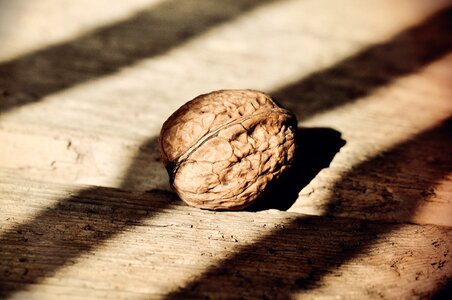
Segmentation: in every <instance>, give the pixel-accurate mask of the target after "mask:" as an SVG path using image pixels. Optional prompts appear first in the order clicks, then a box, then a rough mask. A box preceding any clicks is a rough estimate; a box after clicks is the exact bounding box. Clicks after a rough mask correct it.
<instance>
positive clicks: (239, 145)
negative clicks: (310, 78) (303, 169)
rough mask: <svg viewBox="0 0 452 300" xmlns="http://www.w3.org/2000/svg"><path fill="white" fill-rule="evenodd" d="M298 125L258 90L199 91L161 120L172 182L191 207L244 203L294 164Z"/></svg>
mask: <svg viewBox="0 0 452 300" xmlns="http://www.w3.org/2000/svg"><path fill="white" fill-rule="evenodd" d="M296 128H297V120H296V117H295V116H294V115H293V114H292V113H290V112H289V111H287V110H286V109H284V108H282V107H280V106H279V105H278V104H277V103H275V101H274V100H272V99H271V98H270V96H268V95H266V94H264V93H262V92H258V91H253V90H220V91H215V92H211V93H209V94H204V95H200V96H198V97H196V98H195V99H193V100H191V101H189V102H187V103H186V104H184V105H183V106H182V107H180V108H179V109H178V110H177V111H176V112H174V113H173V114H172V115H171V116H170V117H169V118H168V120H166V122H165V123H164V124H163V127H162V130H161V133H160V147H161V155H162V160H163V163H164V164H165V167H166V169H167V171H168V174H169V177H170V184H171V186H172V188H173V189H174V190H175V191H176V192H177V193H178V195H179V196H180V198H181V199H182V200H184V201H185V202H186V203H188V204H189V205H192V206H195V207H199V208H205V209H214V210H216V209H234V210H237V209H242V208H245V207H247V206H249V205H250V204H252V203H254V202H255V201H256V200H258V199H259V198H261V197H262V195H264V193H265V191H266V189H267V188H268V186H269V184H270V183H274V182H275V181H277V180H278V179H279V178H280V177H281V175H282V174H283V173H285V172H286V170H287V169H288V168H289V167H290V166H291V165H292V164H293V160H294V154H295V133H296Z"/></svg>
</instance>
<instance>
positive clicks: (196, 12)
mask: <svg viewBox="0 0 452 300" xmlns="http://www.w3.org/2000/svg"><path fill="white" fill-rule="evenodd" d="M271 1H274V0H264V1H262V0H261V1H259V0H228V1H221V3H220V2H218V1H215V0H202V1H199V0H184V1H177V0H168V1H163V2H162V3H159V4H157V5H156V6H153V7H151V8H150V9H148V10H144V11H142V12H140V13H138V14H136V15H135V16H133V17H131V18H130V19H127V20H125V21H122V22H119V23H116V24H113V25H111V26H106V27H103V28H99V29H96V30H94V31H92V32H90V33H87V34H86V35H83V36H81V37H79V38H77V39H75V40H72V41H69V42H65V43H61V44H57V45H54V46H50V47H48V48H46V49H43V50H39V51H36V52H34V53H31V54H29V55H25V56H22V57H19V58H17V59H14V60H11V61H8V62H5V63H1V64H0V112H3V111H7V110H9V109H11V108H14V107H16V106H21V105H25V104H27V103H32V102H37V101H40V100H41V99H42V98H43V97H44V96H46V95H49V94H51V93H55V92H57V91H60V90H63V89H66V88H69V87H71V86H73V85H75V84H77V83H81V82H84V81H87V80H90V79H94V78H96V77H99V76H103V75H108V74H110V73H113V72H115V71H118V70H119V69H120V68H122V67H125V66H127V65H130V64H133V63H134V62H137V61H139V60H141V59H144V58H150V57H152V56H157V55H160V54H163V53H164V52H166V51H168V50H170V49H171V48H173V47H176V46H177V45H179V44H181V43H183V42H185V41H187V40H189V39H191V38H193V37H195V36H197V35H199V34H201V33H203V32H205V31H207V30H208V29H209V28H212V27H214V26H216V25H219V24H221V23H224V22H227V21H230V20H232V19H234V18H237V17H238V16H240V15H241V14H243V13H245V12H247V11H249V10H252V9H254V8H256V7H258V6H261V5H264V4H265V3H268V2H271Z"/></svg>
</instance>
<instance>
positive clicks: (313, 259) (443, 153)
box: [166, 119, 452, 299]
mask: <svg viewBox="0 0 452 300" xmlns="http://www.w3.org/2000/svg"><path fill="white" fill-rule="evenodd" d="M451 132H452V119H450V120H448V121H446V122H444V123H443V124H440V126H438V127H436V128H434V129H431V130H428V131H426V132H423V133H422V134H420V135H418V136H416V137H415V138H413V139H412V140H410V141H408V142H406V143H403V144H400V145H397V146H395V147H394V148H393V149H392V150H390V151H388V152H387V153H384V154H382V156H381V157H378V158H374V159H371V160H369V161H366V162H364V163H362V164H360V165H358V166H357V167H356V168H354V169H353V170H352V171H350V172H349V173H348V174H346V175H345V176H344V177H343V178H342V179H341V180H340V181H339V182H338V183H337V184H336V185H335V187H334V188H333V190H334V191H338V192H339V193H342V194H343V193H346V192H347V191H345V190H344V189H347V188H348V187H347V185H349V183H350V182H359V181H361V180H363V181H365V180H367V173H368V172H369V170H372V172H373V173H374V174H375V173H379V174H381V175H384V174H388V172H391V173H392V172H393V169H392V166H396V167H398V168H399V169H397V170H396V171H399V174H400V177H399V176H392V177H391V176H388V177H384V176H380V177H375V178H373V182H372V187H373V190H372V191H371V192H369V193H368V194H367V200H370V202H372V203H371V204H370V205H369V204H366V206H367V205H369V207H364V208H363V211H362V213H363V214H365V213H367V209H368V208H371V209H379V208H383V209H384V210H385V211H387V212H389V213H391V210H392V209H393V210H399V209H401V208H403V209H404V212H405V214H406V216H409V215H411V214H412V213H413V212H415V210H416V207H417V205H418V204H419V202H420V201H422V200H423V199H425V198H426V194H425V193H431V191H432V190H433V191H434V189H435V186H436V184H437V183H438V181H440V180H441V179H443V178H444V177H445V176H446V175H448V174H449V173H450V172H451V171H452V159H451V157H450V155H448V154H447V153H448V152H447V149H451V147H452V139H451V134H450V133H451ZM445 141H446V142H445ZM425 149H429V150H430V151H428V152H425V151H424V150H425ZM429 156H430V157H431V156H433V157H434V158H435V163H431V158H430V157H429ZM413 161H416V162H417V163H416V164H412V162H413ZM422 167H424V170H425V171H424V173H423V174H424V175H423V176H422V178H419V180H418V181H417V182H416V189H417V190H416V191H417V192H416V193H414V194H413V193H412V194H406V190H404V189H401V190H398V191H396V192H394V193H393V194H392V195H391V197H385V192H386V187H387V186H388V185H397V184H399V183H401V182H400V181H403V178H405V177H406V176H409V177H411V178H418V177H419V176H418V174H419V170H421V169H422ZM411 183H412V184H413V183H414V182H411ZM344 185H345V187H344ZM359 193H360V192H359V191H358V192H357V191H356V190H355V191H354V193H349V194H348V199H347V201H342V202H341V208H342V209H344V210H346V209H356V208H357V206H356V204H357V203H356V202H354V201H353V200H354V197H355V196H356V195H357V194H359ZM380 195H383V197H384V198H383V199H381V200H378V198H379V197H380ZM338 199H339V200H341V199H342V200H343V198H342V197H340V198H338ZM338 199H336V198H334V199H331V203H333V204H336V202H337V201H338ZM372 199H377V201H372ZM394 199H397V201H399V202H400V203H398V204H397V205H393V204H394ZM358 202H359V201H358ZM372 204H373V207H370V206H372ZM388 205H393V207H392V208H391V207H388ZM358 208H359V204H358ZM400 226H401V225H400V224H396V223H393V224H391V223H386V224H385V223H377V222H370V221H366V220H358V219H347V218H328V217H317V216H312V217H308V216H300V217H298V218H296V219H295V220H294V221H291V222H290V224H288V225H284V226H281V227H282V229H277V230H275V231H273V232H272V233H271V234H269V235H267V236H265V237H263V238H262V239H260V240H259V241H257V242H255V243H253V244H252V245H249V246H247V247H245V248H244V249H242V250H240V251H239V252H237V253H234V254H232V255H231V257H229V258H228V259H225V260H223V261H222V262H220V263H219V264H218V265H216V266H212V267H211V268H210V269H208V270H207V271H205V272H204V273H203V274H202V275H200V277H199V278H198V279H196V280H194V281H192V282H191V283H189V284H187V285H186V286H185V287H183V288H181V289H179V290H177V291H175V292H173V293H170V294H169V295H167V297H166V299H220V298H224V297H230V298H240V297H243V298H253V299H254V298H259V299H291V298H292V297H291V296H292V294H293V293H296V292H302V291H306V290H310V289H315V288H317V287H320V286H322V278H323V277H324V276H325V275H326V274H330V273H332V272H335V271H337V268H338V267H339V266H341V265H343V264H344V263H346V262H347V261H350V260H351V259H353V258H354V257H356V255H358V254H360V253H363V252H365V250H366V249H368V248H369V247H371V246H372V244H374V243H375V242H376V241H377V240H379V237H381V236H382V235H384V234H387V233H389V232H391V231H394V230H396V229H398V228H399V227H400ZM387 243H388V249H391V245H390V241H388V242H387ZM413 251H415V249H413ZM445 273H446V272H445ZM445 275H446V274H445ZM338 276H339V275H338ZM435 284H438V283H437V282H436V283H433V284H432V288H434V287H435ZM369 292H371V291H369ZM432 292H434V291H430V293H432ZM413 296H415V295H414V294H413ZM423 296H425V297H424V298H428V295H423Z"/></svg>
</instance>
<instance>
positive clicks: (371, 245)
mask: <svg viewBox="0 0 452 300" xmlns="http://www.w3.org/2000/svg"><path fill="white" fill-rule="evenodd" d="M18 182H20V180H18V179H15V180H14V178H10V180H9V182H8V181H5V180H3V181H2V183H1V184H0V185H1V188H0V191H1V197H2V199H4V200H3V201H4V203H5V204H6V205H7V207H8V208H9V209H7V210H2V211H1V212H0V214H1V215H0V219H1V220H2V224H5V223H6V224H7V225H8V226H6V228H5V227H3V225H2V234H1V237H0V239H1V242H0V250H1V251H0V252H1V253H2V258H1V262H0V266H1V272H0V277H1V278H0V282H1V285H2V288H1V289H0V290H2V293H3V295H4V296H5V295H12V293H14V292H17V291H20V293H19V294H17V295H20V296H23V297H28V296H33V295H35V296H36V295H43V294H47V295H49V296H51V295H53V296H54V297H55V298H57V297H63V296H64V297H68V298H70V296H71V295H72V294H73V293H74V291H79V292H83V293H85V294H86V295H87V296H89V295H91V296H92V297H93V298H96V297H107V298H111V297H122V296H123V297H126V298H128V297H132V298H135V297H138V298H140V297H149V296H151V297H157V296H164V295H166V294H167V293H171V291H173V290H175V289H177V288H180V289H179V290H178V291H176V292H174V293H173V294H170V295H169V296H170V298H173V297H179V298H187V297H192V296H193V297H201V296H212V297H214V298H218V297H230V296H232V297H234V296H244V297H250V298H254V297H256V298H262V297H264V296H266V297H269V298H278V297H279V298H286V297H289V296H296V295H299V296H314V295H323V296H325V297H326V296H333V295H335V294H341V295H344V297H358V296H359V297H361V296H362V297H364V298H375V295H376V294H379V295H381V296H382V297H383V298H384V297H389V298H392V297H401V298H406V297H421V296H422V297H424V296H427V295H430V293H431V292H433V291H434V290H435V289H436V288H437V287H438V286H439V285H440V284H441V283H442V282H443V281H444V279H445V278H447V277H448V276H451V275H452V266H451V264H450V260H449V258H448V257H449V255H450V254H449V251H450V246H451V245H450V238H451V236H452V229H451V228H447V227H439V226H432V225H422V226H421V225H403V224H391V223H386V224H381V223H375V222H367V221H359V220H356V219H336V218H324V217H314V216H306V215H300V214H295V213H287V212H280V211H275V210H270V211H263V212H222V213H218V212H210V211H202V210H198V209H194V208H190V207H187V206H185V205H181V202H179V201H178V200H177V198H176V197H174V196H171V195H168V194H167V193H166V192H159V191H154V192H150V193H132V192H125V191H119V190H114V189H108V188H97V187H85V188H82V189H80V190H79V191H75V190H74V187H73V186H61V185H57V184H43V183H39V182H32V181H23V182H22V183H21V184H20V185H19V187H18V186H17V183H18ZM68 190H72V192H68ZM11 195H13V196H11ZM36 206H37V207H41V208H42V209H41V210H40V211H39V212H38V213H36V214H35V216H34V217H31V218H30V217H26V218H25V219H21V218H17V217H16V215H15V210H19V211H27V210H29V207H32V209H33V207H36ZM12 207H14V208H15V210H13V209H11V208H12ZM205 268H207V271H206V272H204V273H202V272H203V270H204V269H205ZM200 272H201V273H202V275H201V276H199V274H200ZM357 280H359V284H357ZM37 283H39V284H37ZM78 288H80V290H78ZM117 290H119V291H120V293H117V292H116V291H117ZM75 297H77V295H75Z"/></svg>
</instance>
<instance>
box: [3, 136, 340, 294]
mask: <svg viewBox="0 0 452 300" xmlns="http://www.w3.org/2000/svg"><path fill="white" fill-rule="evenodd" d="M302 132H303V134H302V135H300V139H301V140H300V143H303V144H310V145H311V147H310V148H306V147H304V148H302V150H301V152H299V153H297V156H301V157H303V160H302V161H310V162H311V163H310V164H309V165H304V166H303V169H302V170H297V173H298V174H299V176H298V178H301V177H302V178H304V184H307V183H309V181H310V180H311V179H312V178H313V177H314V176H315V175H316V174H317V173H318V172H319V171H320V170H321V169H322V168H324V167H326V166H328V165H329V162H330V161H331V159H332V158H333V156H334V154H335V153H336V152H337V151H338V148H337V149H336V148H334V147H333V146H335V145H337V147H339V148H340V146H342V143H341V139H340V133H339V132H337V131H335V130H332V129H328V128H304V129H302ZM155 146H156V143H155V139H151V140H149V141H148V143H147V144H146V145H143V147H142V148H143V149H147V150H148V151H157V149H156V148H155ZM325 146H327V148H328V149H329V150H328V151H327V153H325V151H322V149H324V147H325ZM328 146H330V147H328ZM331 149H334V150H331ZM142 163H143V161H142V160H141V159H139V154H138V156H137V159H135V161H134V162H133V163H132V164H131V166H130V168H129V171H128V173H129V174H130V173H134V172H139V171H140V169H141V168H142ZM162 168H163V166H162ZM296 188H297V189H301V188H303V186H302V185H301V184H300V183H298V184H297V185H296ZM298 192H299V190H298V191H294V193H296V194H298ZM173 201H178V198H177V196H176V195H175V194H173V193H170V192H165V191H158V190H152V191H149V192H146V193H144V194H137V193H131V192H126V191H121V190H118V189H109V188H101V187H97V188H89V189H86V190H82V191H80V192H79V193H77V194H76V195H73V196H71V197H69V198H67V199H62V200H61V201H59V202H58V203H56V204H55V205H54V206H53V207H50V208H48V209H45V210H44V211H43V212H41V213H40V214H38V215H37V216H35V217H34V218H33V219H32V220H30V221H29V222H27V223H25V224H21V225H18V226H17V227H15V228H13V229H11V230H9V231H7V232H6V233H5V234H3V235H2V236H0V253H2V257H1V258H0V296H3V297H6V296H9V295H11V294H13V293H14V292H16V291H19V290H21V289H23V288H25V287H26V286H27V285H29V284H33V283H37V282H40V281H41V280H42V279H44V278H46V277H48V276H50V275H52V274H53V273H55V272H56V271H57V270H59V269H60V268H61V267H63V266H65V265H68V264H71V263H75V260H76V259H77V258H78V257H79V256H80V255H82V254H83V253H87V252H90V251H93V250H94V249H96V248H97V247H99V246H100V245H102V244H103V243H104V242H105V241H107V240H108V239H110V238H112V237H114V236H115V235H117V234H119V233H121V232H123V231H125V230H126V229H127V228H129V227H131V226H136V225H139V224H141V223H142V222H143V221H144V220H145V219H149V218H152V216H154V215H155V214H157V213H159V212H160V211H162V210H163V209H164V208H165V207H167V206H168V205H169V204H170V203H171V202H173Z"/></svg>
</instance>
